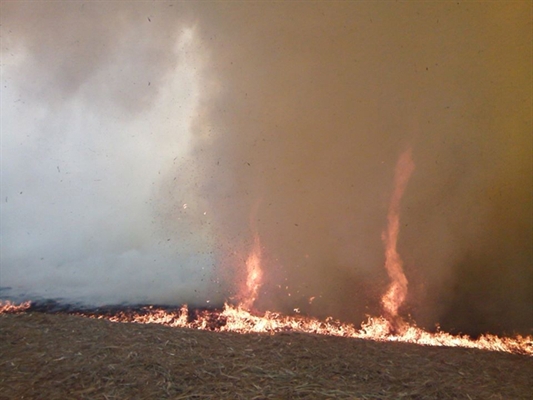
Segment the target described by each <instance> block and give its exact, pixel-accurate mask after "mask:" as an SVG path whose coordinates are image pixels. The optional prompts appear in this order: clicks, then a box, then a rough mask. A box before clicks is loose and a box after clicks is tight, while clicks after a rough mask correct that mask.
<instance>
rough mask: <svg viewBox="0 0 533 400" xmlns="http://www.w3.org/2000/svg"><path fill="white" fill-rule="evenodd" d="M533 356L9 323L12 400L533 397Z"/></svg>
mask: <svg viewBox="0 0 533 400" xmlns="http://www.w3.org/2000/svg"><path fill="white" fill-rule="evenodd" d="M532 388H533V357H528V356H521V355H513V354H507V353H497V352H487V351H480V350H473V349H463V348H439V347H422V346H417V345H412V344H405V343H377V342H372V341H365V340H360V339H346V338H339V337H325V336H317V335H306V334H298V333H279V334H276V335H266V334H249V335H241V334H235V333H217V332H208V331H197V330H192V329H179V328H170V327H166V326H161V325H141V324H134V323H112V322H109V321H107V320H95V319H89V318H85V317H80V316H74V315H65V314H47V313H38V312H27V313H21V314H0V399H2V400H3V399H51V400H52V399H167V398H168V399H304V398H305V399H336V398H338V399H398V398H405V399H532V398H533V389H532Z"/></svg>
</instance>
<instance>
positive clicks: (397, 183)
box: [381, 148, 415, 328]
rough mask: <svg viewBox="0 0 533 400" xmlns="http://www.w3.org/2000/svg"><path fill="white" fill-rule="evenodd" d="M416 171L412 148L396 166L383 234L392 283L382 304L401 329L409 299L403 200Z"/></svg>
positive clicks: (386, 263)
mask: <svg viewBox="0 0 533 400" xmlns="http://www.w3.org/2000/svg"><path fill="white" fill-rule="evenodd" d="M414 169H415V164H414V163H413V160H412V158H411V149H410V148H409V149H407V150H406V151H405V152H404V153H403V154H402V155H401V156H400V158H399V160H398V163H397V164H396V172H395V176H394V192H393V194H392V198H391V202H390V205H389V212H388V215H387V220H388V227H387V232H384V233H383V241H384V242H385V268H386V269H387V273H388V274H389V278H390V279H391V281H392V282H391V284H390V286H389V289H388V290H387V292H386V293H385V295H384V296H383V297H382V299H381V303H382V305H383V309H384V312H385V315H386V316H387V317H388V318H389V319H390V320H391V323H392V324H393V325H395V328H398V327H399V326H398V325H399V324H400V321H401V320H400V318H399V317H398V309H399V308H400V306H401V305H402V304H403V302H404V301H405V297H406V296H407V278H406V277H405V274H404V272H403V266H402V259H401V258H400V255H399V254H398V251H397V250H396V245H397V242H398V233H399V230H400V201H401V199H402V196H403V193H404V191H405V187H406V186H407V182H408V181H409V178H410V177H411V174H412V173H413V171H414Z"/></svg>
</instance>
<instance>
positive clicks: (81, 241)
mask: <svg viewBox="0 0 533 400" xmlns="http://www.w3.org/2000/svg"><path fill="white" fill-rule="evenodd" d="M2 8H3V10H2V27H1V28H2V68H3V70H2V74H3V75H2V211H1V213H2V260H1V263H2V266H1V270H0V273H1V275H0V277H1V284H2V286H11V287H13V288H20V289H21V290H22V289H24V290H27V291H35V292H39V293H40V294H42V295H46V294H47V293H49V294H50V295H52V294H53V295H54V296H63V297H69V296H72V297H74V296H79V294H80V293H83V294H86V295H87V296H89V295H90V296H93V297H95V298H98V299H100V300H101V299H105V301H111V300H116V301H137V300H147V301H166V302H175V303H178V302H181V301H188V302H196V303H202V302H205V301H206V300H208V297H210V298H209V300H211V301H221V300H222V299H223V298H226V297H227V296H230V295H231V294H232V293H235V290H236V288H238V287H241V286H242V284H243V282H242V280H243V279H245V276H243V274H242V272H243V271H244V268H245V260H246V258H247V256H248V252H249V251H250V250H251V249H252V247H253V244H254V233H255V232H254V231H255V229H257V234H258V236H259V238H260V241H261V244H262V246H263V249H262V250H263V251H262V254H263V269H264V272H265V275H264V279H265V282H264V284H263V286H262V288H261V289H260V293H259V295H258V299H257V302H256V305H257V307H259V308H271V309H277V310H280V311H287V312H288V311H292V309H293V308H299V309H300V310H301V311H302V312H305V313H309V314H313V315H315V316H319V317H323V316H328V315H332V316H334V317H338V318H342V319H343V320H349V321H354V322H358V321H360V320H362V319H363V318H364V316H365V314H367V313H372V314H377V313H379V311H380V301H379V300H380V298H381V295H382V294H383V293H384V292H385V290H386V288H387V286H388V284H389V281H388V277H387V274H386V271H385V269H384V263H385V256H384V249H383V242H382V240H381V236H382V232H383V231H384V230H385V229H386V225H387V209H388V203H389V200H390V196H391V194H392V190H393V179H394V166H395V163H396V160H397V158H398V156H399V155H400V153H401V152H402V151H403V150H404V149H405V148H407V147H408V146H410V147H412V157H413V160H414V163H415V165H416V169H415V171H414V173H413V176H412V178H411V180H410V182H409V185H408V187H407V189H406V192H405V195H404V197H403V199H402V203H401V205H400V231H399V238H398V252H399V254H400V255H401V257H402V259H403V260H404V270H405V274H406V276H407V279H408V280H409V293H408V297H407V300H406V302H407V304H406V306H405V307H404V309H403V310H400V312H401V313H404V314H410V315H411V316H412V317H413V318H414V319H415V320H416V321H417V322H418V324H419V325H422V326H426V327H432V326H434V324H436V323H440V324H441V326H442V328H444V329H448V330H452V331H463V332H469V333H478V332H481V331H491V332H495V333H498V332H504V331H506V332H510V331H519V332H527V331H529V330H530V329H531V328H532V327H533V316H532V314H531V311H530V310H531V308H532V305H533V268H532V265H533V248H532V246H531V243H533V193H532V191H533V188H532V186H531V182H532V181H533V179H532V178H533V160H532V151H531V149H532V147H533V146H532V145H533V143H532V142H533V138H532V136H531V132H532V129H531V128H532V127H531V119H530V113H531V100H532V92H531V87H532V76H531V71H532V63H531V59H532V57H531V46H530V43H531V39H532V35H531V31H530V29H529V25H528V23H529V19H530V18H529V17H530V16H531V6H530V5H529V4H528V3H527V2H513V3H505V4H504V3H500V4H495V3H490V4H485V3H463V2H459V3H455V2H454V3H438V4H435V3H400V4H392V3H368V2H350V3H328V4H322V3H315V2H311V3H290V4H289V3H263V2H257V3H255V2H252V3H245V4H244V3H218V2H217V3H194V4H193V3H186V4H183V3H161V2H156V3H152V4H144V3H142V4H141V3H135V4H128V5H127V6H126V5H124V4H121V3H118V2H115V3H98V4H96V3H94V4H93V3H68V4H66V3H60V4H56V3H53V4H52V3H41V4H33V3H32V4H26V3H25V4H13V3H9V4H7V5H5V4H2ZM19 100H20V101H19ZM67 173H68V174H69V175H67ZM175 178H176V180H175ZM6 198H7V200H6ZM258 202H259V204H260V207H259V208H258V210H257V212H256V213H254V214H255V216H252V210H253V208H254V205H255V204H258ZM184 204H186V205H187V206H186V208H185V206H184ZM204 213H205V214H204ZM251 217H253V218H255V219H256V220H255V221H254V222H253V224H254V225H255V226H254V227H253V228H252V226H251V225H252V224H251V223H250V218H251ZM168 239H170V240H168ZM154 260H155V261H154ZM202 268H203V269H202ZM202 279H203V281H202ZM12 290H15V289H12ZM46 290H47V291H48V292H46Z"/></svg>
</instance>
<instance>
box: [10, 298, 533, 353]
mask: <svg viewBox="0 0 533 400" xmlns="http://www.w3.org/2000/svg"><path fill="white" fill-rule="evenodd" d="M29 306H30V303H29V302H28V303H23V304H20V305H15V304H13V303H9V302H8V303H2V302H1V301H0V314H2V313H13V312H24V311H25V310H26V309H27V308H28V307H29ZM75 314H77V315H81V316H85V317H89V318H95V319H106V320H109V321H112V322H135V323H139V324H161V325H166V326H170V327H174V328H189V329H199V330H211V331H218V332H237V333H243V334H244V333H269V334H275V333H278V332H300V333H311V334H318V335H327V336H341V337H346V338H357V339H365V340H373V341H379V342H387V341H388V342H404V343H414V344H418V345H423V346H446V347H466V348H472V349H480V350H488V351H499V352H507V353H513V354H521V355H528V356H533V336H520V335H519V336H516V337H513V338H511V337H499V336H495V335H488V334H487V335H482V336H480V337H479V338H478V339H477V340H474V339H471V338H469V337H468V336H454V335H451V334H449V333H446V332H440V331H438V332H436V333H431V332H427V331H424V330H423V329H421V328H419V327H417V326H413V325H411V326H407V325H406V326H405V327H404V328H405V329H403V330H402V332H401V333H400V334H391V333H390V323H389V321H388V320H386V319H385V318H383V317H379V318H373V317H369V318H368V320H367V321H366V322H364V323H363V324H361V328H360V329H358V328H356V327H355V326H354V325H352V324H343V323H341V322H339V321H337V320H333V319H332V318H327V319H326V320H325V321H321V320H319V319H316V318H309V317H303V316H286V315H281V314H279V313H274V312H268V311H267V312H266V313H265V314H264V315H262V316H261V315H255V314H252V313H251V312H250V311H248V310H245V309H243V308H242V307H241V306H237V307H233V306H231V305H228V304H225V305H224V309H223V310H222V311H216V310H215V311H200V312H198V313H197V315H196V318H194V319H193V320H189V310H188V308H187V306H186V305H184V306H182V307H181V308H180V309H179V310H176V311H168V310H164V309H159V308H154V307H146V308H144V309H142V310H141V311H139V312H133V313H132V312H130V313H126V312H118V313H115V314H113V315H94V314H90V313H84V314H80V313H75Z"/></svg>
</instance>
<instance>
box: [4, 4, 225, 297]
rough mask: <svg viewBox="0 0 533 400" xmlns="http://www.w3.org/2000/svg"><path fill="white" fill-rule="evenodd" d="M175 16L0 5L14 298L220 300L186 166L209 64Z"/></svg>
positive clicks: (8, 255)
mask: <svg viewBox="0 0 533 400" xmlns="http://www.w3.org/2000/svg"><path fill="white" fill-rule="evenodd" d="M181 13H183V10H181ZM180 16H181V14H180V12H174V13H173V15H169V13H167V12H166V10H163V9H160V8H156V9H151V8H148V7H137V6H136V7H128V6H125V5H121V4H119V3H107V4H105V5H104V4H101V3H98V4H97V3H79V2H75V3H48V2H43V3H7V4H2V211H1V212H2V214H1V216H2V231H1V234H2V259H1V264H2V265H1V271H0V272H1V275H0V277H1V286H3V287H10V288H11V289H9V290H7V289H4V292H5V294H6V295H12V296H14V295H16V296H21V295H22V296H27V297H31V298H35V297H46V298H64V299H66V300H68V301H80V302H86V303H91V304H95V303H96V304H100V303H108V302H159V303H161V302H164V303H174V302H176V303H179V302H186V301H188V302H191V303H196V304H206V301H208V300H211V301H219V302H220V301H221V298H217V295H216V294H210V279H212V270H213V266H214V255H213V243H212V241H211V237H210V234H209V221H208V219H207V216H206V215H204V214H203V212H204V210H202V205H201V199H199V198H198V196H197V195H196V194H195V193H194V190H192V189H191V187H192V186H193V185H194V184H195V177H194V174H193V172H192V170H191V167H190V162H191V161H190V160H189V159H188V154H189V149H190V147H191V140H192V133H191V124H192V123H193V120H194V118H195V113H197V109H198V107H199V92H200V89H201V83H200V82H199V78H198V74H197V72H196V69H197V68H198V66H199V65H201V60H200V59H198V56H197V55H196V53H197V52H195V51H194V24H192V23H191V22H192V21H188V22H187V21H185V20H183V17H180ZM169 171H171V172H169ZM169 174H170V175H169ZM169 176H171V177H172V178H169ZM163 177H164V178H163ZM167 179H171V182H167V181H166V180H167ZM170 210H173V211H172V216H171V217H172V219H170V218H169V217H170V216H169V211H170Z"/></svg>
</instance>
